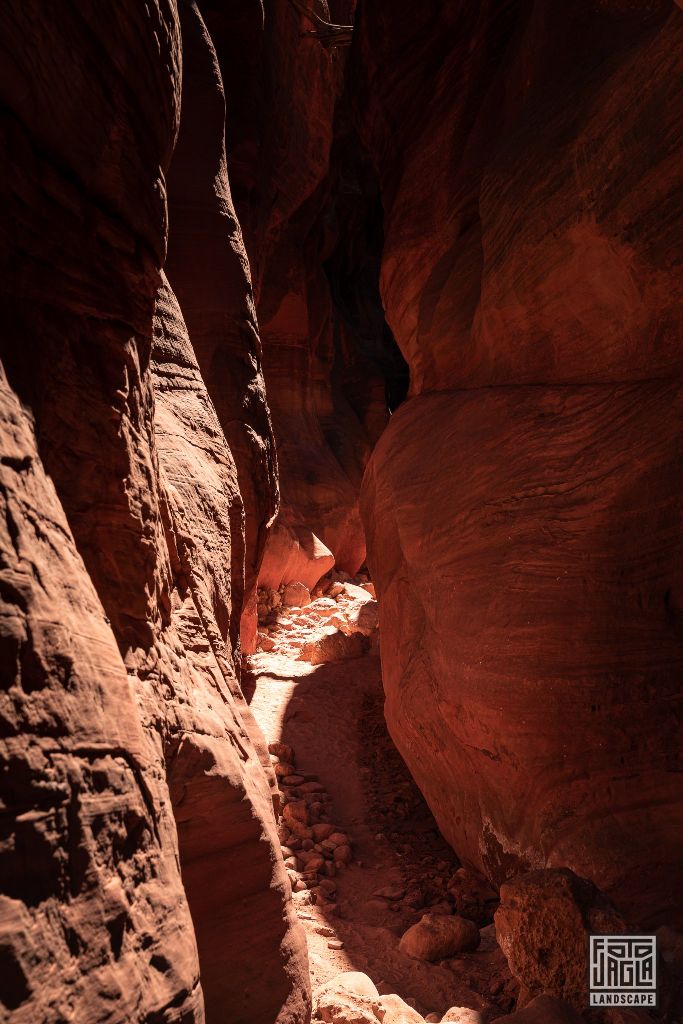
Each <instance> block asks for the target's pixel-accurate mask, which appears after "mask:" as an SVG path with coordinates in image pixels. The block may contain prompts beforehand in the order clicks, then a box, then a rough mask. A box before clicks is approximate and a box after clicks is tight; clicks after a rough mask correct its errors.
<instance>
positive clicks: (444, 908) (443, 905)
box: [429, 900, 453, 914]
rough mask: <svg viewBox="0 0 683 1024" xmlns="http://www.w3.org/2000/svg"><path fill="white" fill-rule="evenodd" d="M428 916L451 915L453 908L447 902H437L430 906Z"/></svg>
mask: <svg viewBox="0 0 683 1024" xmlns="http://www.w3.org/2000/svg"><path fill="white" fill-rule="evenodd" d="M429 913H430V914H452V913H453V907H452V906H451V904H450V903H448V902H447V900H437V901H436V903H432V904H430V907H429Z"/></svg>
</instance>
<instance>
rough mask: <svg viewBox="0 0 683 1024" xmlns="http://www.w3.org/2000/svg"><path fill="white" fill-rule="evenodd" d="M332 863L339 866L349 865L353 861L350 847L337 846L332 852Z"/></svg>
mask: <svg viewBox="0 0 683 1024" xmlns="http://www.w3.org/2000/svg"><path fill="white" fill-rule="evenodd" d="M333 856H334V863H335V864H336V865H337V866H339V865H340V864H350V863H351V861H352V860H353V854H352V852H351V847H350V846H337V847H336V849H335V851H334V854H333Z"/></svg>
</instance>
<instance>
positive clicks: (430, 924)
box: [399, 914, 479, 963]
mask: <svg viewBox="0 0 683 1024" xmlns="http://www.w3.org/2000/svg"><path fill="white" fill-rule="evenodd" d="M478 945H479V929H478V928H477V926H476V925H475V924H474V923H473V922H472V921H468V920H467V919H466V918H463V917H445V916H444V915H442V914H424V915H423V916H422V919H421V920H420V921H418V922H417V924H414V925H412V927H410V928H409V929H408V930H407V931H406V932H404V934H403V936H402V938H401V941H400V943H399V949H400V950H401V952H402V953H405V954H406V955H407V956H411V957H413V958H414V959H416V960H428V961H431V962H432V963H433V962H435V961H436V960H444V959H445V958H446V957H449V956H455V955H456V954H458V953H471V952H473V951H474V950H475V949H476V948H477V946H478Z"/></svg>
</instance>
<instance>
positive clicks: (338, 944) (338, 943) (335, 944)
mask: <svg viewBox="0 0 683 1024" xmlns="http://www.w3.org/2000/svg"><path fill="white" fill-rule="evenodd" d="M327 948H328V949H343V948H344V943H343V942H342V940H341V939H330V941H329V942H328V943H327Z"/></svg>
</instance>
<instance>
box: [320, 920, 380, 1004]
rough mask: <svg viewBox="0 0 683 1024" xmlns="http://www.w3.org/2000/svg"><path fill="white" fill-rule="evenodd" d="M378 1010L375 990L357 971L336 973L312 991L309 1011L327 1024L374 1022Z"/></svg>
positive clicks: (377, 994) (368, 980)
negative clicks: (311, 1008) (311, 1003)
mask: <svg viewBox="0 0 683 1024" xmlns="http://www.w3.org/2000/svg"><path fill="white" fill-rule="evenodd" d="M331 941H334V940H331ZM328 946H329V943H328ZM379 1013H381V1004H380V1001H379V993H378V992H377V989H376V988H375V985H374V984H373V982H372V981H371V980H370V978H368V977H367V975H365V974H361V973H360V972H358V971H347V972H345V973H343V974H338V975H337V976H336V977H334V978H332V979H331V980H330V981H328V982H326V983H325V984H323V985H320V986H318V988H316V989H315V990H314V992H313V1014H314V1016H315V1017H317V1018H319V1019H320V1020H323V1021H325V1022H327V1024H378V1021H379V1020H381V1017H380V1016H378V1014H379Z"/></svg>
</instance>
